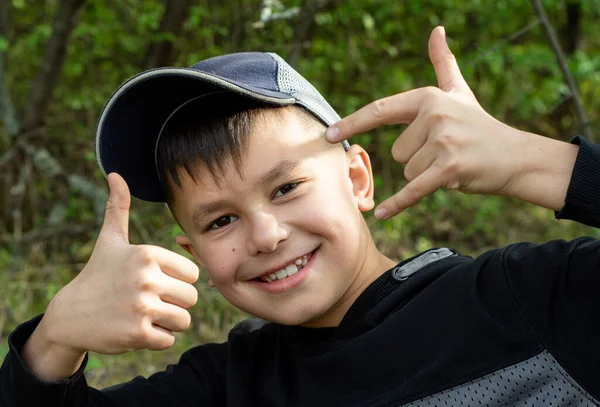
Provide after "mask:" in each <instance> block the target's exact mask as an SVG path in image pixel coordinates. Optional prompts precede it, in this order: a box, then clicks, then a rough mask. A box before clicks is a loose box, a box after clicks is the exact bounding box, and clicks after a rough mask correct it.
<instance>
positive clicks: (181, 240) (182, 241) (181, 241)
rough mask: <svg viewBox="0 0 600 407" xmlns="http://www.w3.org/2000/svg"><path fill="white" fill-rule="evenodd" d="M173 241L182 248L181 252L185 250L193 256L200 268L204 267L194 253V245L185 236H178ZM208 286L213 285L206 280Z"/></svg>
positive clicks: (213, 284)
mask: <svg viewBox="0 0 600 407" xmlns="http://www.w3.org/2000/svg"><path fill="white" fill-rule="evenodd" d="M175 241H176V242H177V244H178V245H179V246H181V247H182V248H183V250H185V251H186V252H188V253H189V254H191V255H192V256H194V259H196V261H197V262H198V264H200V265H201V266H202V267H204V262H203V261H202V260H200V257H198V254H197V253H196V250H195V249H194V244H193V243H192V241H191V240H190V238H189V237H187V236H186V235H179V236H177V237H176V238H175ZM208 286H209V287H214V286H215V283H213V281H212V280H211V279H210V278H209V279H208Z"/></svg>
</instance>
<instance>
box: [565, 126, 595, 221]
mask: <svg viewBox="0 0 600 407" xmlns="http://www.w3.org/2000/svg"><path fill="white" fill-rule="evenodd" d="M572 143H573V144H577V145H579V154H577V162H576V164H575V168H573V176H572V178H571V182H570V184H569V189H568V191H567V198H566V201H567V205H565V207H564V208H563V209H562V210H561V211H560V212H557V214H556V217H557V218H558V219H562V218H564V219H573V220H577V221H578V222H581V223H585V224H586V225H590V226H595V227H600V221H599V219H600V205H598V202H600V182H598V174H600V160H599V159H598V157H599V156H600V145H597V144H593V143H592V142H590V141H588V140H586V139H585V138H583V137H581V136H577V137H575V138H574V139H573V141H572Z"/></svg>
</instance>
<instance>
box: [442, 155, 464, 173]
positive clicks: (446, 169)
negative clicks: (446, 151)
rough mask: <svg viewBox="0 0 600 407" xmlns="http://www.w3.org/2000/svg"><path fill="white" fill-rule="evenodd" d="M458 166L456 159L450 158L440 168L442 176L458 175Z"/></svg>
mask: <svg viewBox="0 0 600 407" xmlns="http://www.w3.org/2000/svg"><path fill="white" fill-rule="evenodd" d="M459 167H460V164H459V162H458V160H457V159H455V158H452V159H449V160H447V161H446V162H445V163H444V166H443V167H442V169H441V170H442V175H444V176H453V175H455V174H456V173H458V170H459Z"/></svg>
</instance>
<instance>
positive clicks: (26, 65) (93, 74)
mask: <svg viewBox="0 0 600 407" xmlns="http://www.w3.org/2000/svg"><path fill="white" fill-rule="evenodd" d="M281 3H282V4H281V7H279V8H277V9H276V10H275V9H274V11H275V12H278V13H284V12H285V11H286V10H292V9H293V8H294V7H302V5H303V4H305V2H304V1H300V0H295V1H283V2H281ZM58 4H59V2H58V1H55V0H46V1H35V2H33V1H29V2H26V1H24V0H13V1H12V2H11V7H10V24H9V30H8V31H7V33H6V35H5V36H4V37H0V53H1V52H5V53H6V59H5V67H6V73H5V75H6V77H5V80H6V83H7V84H8V90H9V91H10V94H11V99H12V101H13V103H14V104H15V106H16V107H17V110H18V112H22V111H23V110H24V108H25V106H27V105H28V98H29V92H30V86H31V82H32V80H33V78H34V77H35V75H36V73H37V71H38V70H39V69H41V68H42V67H43V65H44V63H45V61H43V60H42V57H43V55H44V50H45V46H46V43H47V41H48V38H49V37H50V34H51V27H52V20H53V16H54V14H55V13H56V10H57V7H58ZM331 4H332V6H331V7H328V8H324V9H322V10H320V11H319V12H317V14H316V15H315V16H314V22H315V23H314V26H313V27H312V28H311V30H309V36H308V37H307V38H303V39H298V38H297V32H296V31H295V27H296V25H297V18H287V19H276V20H272V21H261V13H262V12H263V2H262V1H260V0H237V1H228V2H216V1H208V0H204V1H200V2H194V4H193V5H192V6H191V8H190V10H189V13H188V17H187V19H186V20H185V22H184V23H183V24H182V25H181V29H182V31H181V33H180V34H179V35H173V34H172V33H160V32H157V29H158V27H159V26H160V22H161V18H162V16H163V13H164V11H165V7H164V2H163V1H159V0H127V1H121V2H106V1H102V0H88V1H86V2H85V6H84V8H83V10H82V13H81V15H80V16H79V20H78V23H77V25H76V27H75V29H74V31H73V33H72V36H71V40H70V42H69V44H68V47H67V51H68V52H67V57H66V61H65V65H64V67H63V69H62V72H61V75H60V78H59V81H58V84H57V86H56V88H55V89H54V92H53V97H52V103H51V105H50V108H49V111H48V113H47V115H46V118H45V126H44V132H43V135H39V134H37V133H36V134H32V135H29V136H28V137H31V138H32V140H33V142H35V143H37V145H41V146H43V147H45V148H46V149H47V150H48V151H49V152H50V154H52V156H53V157H54V158H55V159H56V160H57V161H58V163H59V164H60V166H61V167H62V168H64V169H65V171H66V172H67V173H69V174H79V175H81V176H85V177H87V178H88V179H91V180H93V181H94V182H95V183H96V184H97V186H98V188H105V182H104V180H103V178H102V176H101V174H100V172H99V170H98V168H97V167H96V165H95V160H94V148H93V138H94V137H93V136H94V127H95V125H96V120H97V118H98V115H99V113H100V111H101V109H102V107H103V105H104V102H105V101H106V100H107V98H108V97H109V96H110V95H111V93H112V92H113V91H114V90H115V89H116V88H117V87H118V86H119V85H120V84H121V83H122V82H123V81H125V80H126V79H127V78H129V77H131V76H133V75H135V74H136V73H138V72H140V71H141V70H142V67H143V66H144V57H145V53H146V50H147V49H148V47H149V46H150V45H151V44H152V43H153V42H156V41H168V42H169V43H171V45H172V46H173V48H174V50H175V52H174V54H173V57H174V59H175V64H176V65H180V66H187V65H191V64H193V63H195V62H197V61H198V60H201V59H204V58H208V57H212V56H215V55H219V54H222V53H227V52H234V51H250V50H266V51H273V52H277V53H279V54H281V55H282V56H283V57H289V56H290V55H291V53H292V52H293V50H294V49H296V48H297V47H295V46H294V45H295V44H296V43H297V42H298V41H300V45H301V47H300V48H301V50H302V55H301V58H300V59H299V62H298V64H297V68H298V70H299V71H300V72H302V73H303V74H304V75H305V76H306V77H307V78H308V79H309V80H311V81H312V82H313V83H314V84H315V86H316V87H317V88H318V89H319V90H321V91H322V93H323V94H324V95H325V97H326V98H327V99H328V100H329V101H330V103H331V104H332V105H333V106H334V107H335V108H336V109H337V110H338V112H339V113H340V114H341V115H342V116H343V115H346V114H349V113H351V112H353V111H355V110H356V109H358V108H360V107H361V106H363V105H365V104H367V103H369V102H370V101H372V100H375V99H376V98H380V97H383V96H387V95H390V94H393V93H397V92H401V91H404V90H408V89H411V88H414V87H420V86H428V85H435V75H434V71H433V69H432V68H431V64H430V63H429V60H428V56H427V40H428V37H429V33H430V32H431V29H432V28H433V27H434V26H435V25H437V24H443V25H444V26H445V27H446V31H447V34H448V41H449V44H450V46H451V48H452V50H453V52H454V53H455V54H456V55H457V58H458V61H459V64H460V66H461V68H462V70H463V73H464V76H465V78H466V80H467V81H468V82H469V84H470V85H471V87H472V89H473V91H474V92H475V94H476V95H477V96H478V98H479V100H480V102H481V103H482V105H483V106H484V107H485V108H486V109H487V110H488V111H489V112H490V113H491V114H493V115H494V116H495V117H497V118H498V119H500V120H503V121H506V122H508V123H510V124H512V125H514V126H517V127H520V128H523V129H525V130H530V131H533V132H537V133H541V134H545V135H547V136H549V137H554V138H560V139H563V140H569V139H570V138H571V137H572V136H574V135H576V134H579V133H581V130H580V128H579V126H578V121H577V119H576V118H575V117H574V115H573V111H572V109H571V108H570V102H569V100H567V99H566V96H567V95H568V88H567V87H566V86H565V84H564V81H563V79H562V76H561V73H560V71H559V69H558V66H557V64H556V60H555V56H554V54H553V53H552V51H551V49H550V48H549V46H548V43H547V40H546V37H545V35H544V33H543V31H542V29H541V27H539V26H538V27H536V28H534V29H533V30H531V31H529V32H527V33H525V34H524V35H522V36H520V37H518V38H516V39H514V40H513V41H509V42H505V41H504V40H505V39H506V38H507V37H509V36H510V35H512V34H513V33H515V32H516V31H518V30H519V29H521V28H523V27H525V26H526V25H528V24H530V23H531V22H533V21H534V20H535V18H536V17H535V15H534V13H533V11H532V9H531V8H530V6H529V2H526V1H521V0H501V1H495V2H489V1H483V0H469V1H458V0H431V1H427V2H421V1H405V2H402V1H381V0H355V1H346V2H343V1H338V2H332V3H331ZM544 4H545V6H546V7H547V11H548V13H549V16H550V18H551V19H552V21H553V23H554V24H555V25H556V28H557V32H558V33H559V35H560V36H561V41H563V42H566V41H567V40H568V39H569V31H568V29H569V27H568V25H567V23H568V21H567V18H566V12H565V4H566V1H552V0H548V1H545V2H544ZM598 5H599V3H598V1H597V0H593V1H582V2H581V4H580V9H581V10H580V11H581V18H582V20H581V24H580V26H579V28H578V30H579V36H580V40H579V42H578V44H577V49H576V50H575V51H574V52H572V53H570V54H569V55H568V63H569V67H570V69H571V71H572V73H573V75H574V77H575V80H576V81H577V84H578V88H579V91H580V93H581V97H582V99H583V103H584V105H585V107H586V110H587V113H588V115H589V119H590V122H591V123H592V127H593V130H594V131H595V132H596V133H597V132H598V131H599V130H600V127H599V123H600V116H599V114H600V113H599V112H600V109H598V107H599V106H598V100H600V76H599V75H597V72H598V70H599V69H600V53H599V52H598V51H599V49H600V28H599V26H598V24H597V18H598V12H597V10H598ZM156 97H157V98H160V95H156ZM402 130H403V127H399V126H390V127H386V128H380V129H377V130H373V131H371V132H369V133H368V134H364V135H360V136H357V137H356V138H355V139H354V140H353V142H357V143H360V144H361V145H363V146H364V147H365V148H366V149H367V150H368V152H369V153H370V155H371V158H372V162H373V168H374V172H375V185H376V188H377V199H378V201H381V200H382V199H383V198H385V197H387V196H389V195H390V194H392V193H393V192H395V191H397V190H398V188H400V187H402V186H403V185H404V181H403V176H402V166H400V165H399V164H397V163H395V162H393V161H392V160H391V157H390V154H389V151H390V148H391V146H392V144H393V142H394V140H395V139H396V137H397V136H398V135H399V134H400V133H401V131H402ZM487 136H489V137H493V135H487ZM1 140H7V138H6V134H4V129H0V141H1ZM5 146H8V143H6V145H5V144H2V143H0V149H1V148H3V147H5ZM4 153H5V151H2V150H0V157H2V156H3V154H4ZM15 157H16V158H15V159H14V162H11V165H13V167H10V168H13V170H14V171H13V172H12V173H14V174H18V173H19V171H20V169H21V168H22V167H24V166H27V165H31V162H30V161H27V158H25V157H22V156H20V155H16V156H15ZM7 168H8V165H6V166H5V167H0V172H2V173H3V174H4V173H6V174H9V173H10V172H9V171H8V170H7ZM12 173H10V174H12ZM5 178H6V179H8V180H9V181H11V180H12V181H11V182H12V183H13V184H14V183H16V180H15V179H12V178H10V177H9V176H8V175H6V177H5ZM6 182H8V181H6ZM11 186H12V184H11ZM11 196H12V195H11ZM11 199H12V198H11ZM2 202H3V203H4V206H3V207H5V208H9V209H10V210H9V209H6V210H4V211H3V212H0V238H2V239H3V240H2V241H1V242H0V270H1V271H2V272H0V298H1V299H2V300H1V302H0V307H1V308H0V311H1V312H0V339H2V340H1V341H0V356H3V355H4V354H5V353H6V351H7V349H6V345H5V343H6V336H7V334H8V333H9V332H10V331H11V330H12V329H14V327H15V326H16V325H17V324H18V323H20V322H22V321H23V320H25V319H28V318H30V317H32V316H34V315H35V314H38V313H41V312H43V311H44V309H45V307H46V305H47V303H48V302H49V300H50V299H51V298H52V297H53V296H54V295H55V293H56V292H57V291H58V290H60V288H61V287H63V286H64V285H65V284H67V283H68V282H69V281H70V280H71V279H72V278H73V277H74V276H75V275H76V274H77V272H78V271H79V270H81V268H82V267H83V265H84V264H85V262H86V261H87V259H88V257H89V255H90V254H91V252H92V250H93V246H94V239H95V237H96V235H97V233H98V229H99V224H98V223H97V220H96V216H95V214H94V203H93V202H91V201H90V199H89V198H86V197H85V196H84V195H83V194H82V193H81V191H76V190H75V189H74V188H71V187H69V184H68V182H67V181H66V180H65V179H63V177H57V176H52V177H51V176H50V175H49V174H47V173H45V172H44V171H36V170H33V172H32V179H31V182H30V183H29V184H28V189H27V191H26V194H25V198H24V200H23V204H22V205H16V204H15V205H16V206H15V207H13V206H11V205H13V204H12V201H10V199H9V198H8V194H7V195H6V197H5V198H4V199H2ZM13 209H20V210H21V212H22V214H23V233H25V234H26V233H28V232H31V233H35V232H38V231H48V230H49V231H50V232H54V230H56V233H50V234H49V235H48V236H49V237H48V236H46V235H43V236H46V237H43V236H42V237H39V238H31V239H30V240H27V241H26V242H25V243H26V244H22V245H20V246H19V245H17V244H16V243H14V244H13V239H12V237H13V235H14V234H15V230H16V228H17V226H16V223H15V220H14V219H15V218H14V216H13V213H14V212H13ZM367 220H368V223H369V225H370V227H371V229H372V231H373V235H374V237H375V239H376V241H377V243H378V245H379V247H380V248H381V249H382V250H383V251H384V252H386V253H387V254H389V255H390V256H392V257H395V258H398V259H400V258H405V257H407V256H410V255H412V254H415V253H417V252H419V251H421V250H424V249H427V248H429V247H431V246H450V247H454V248H456V249H458V250H460V251H462V252H465V253H467V254H472V255H476V254H478V253H481V252H483V251H485V250H487V249H490V248H493V247H498V246H502V245H506V244H509V243H511V242H514V241H519V240H530V241H534V242H542V241H545V240H548V239H556V238H567V239H569V238H572V237H575V236H578V235H583V234H587V235H592V236H595V237H600V234H599V231H598V230H593V229H591V228H585V227H582V226H580V225H576V224H573V223H568V222H557V221H556V220H554V219H553V214H552V213H551V212H549V211H547V210H543V209H540V208H535V207H532V206H530V205H526V204H523V203H521V202H517V201H515V200H511V199H505V198H498V197H487V196H471V195H464V194H460V193H455V192H451V191H438V192H437V193H435V194H433V195H432V196H429V197H427V198H426V199H425V200H424V201H423V202H422V203H420V204H419V205H417V206H415V207H413V208H409V209H407V210H406V211H405V212H404V213H403V214H401V215H399V216H397V217H395V218H393V219H392V220H390V221H387V222H380V221H376V220H375V219H374V218H373V217H372V216H371V215H367ZM71 225H75V226H81V225H84V226H87V227H86V229H85V230H83V231H79V232H76V233H73V232H69V228H68V227H66V228H64V229H61V228H62V227H65V226H71ZM180 233H181V230H180V229H179V227H178V226H177V225H176V223H175V222H174V220H173V218H172V216H171V215H170V213H169V212H168V211H167V210H166V208H165V207H164V206H163V205H152V204H147V203H142V202H139V201H134V202H133V206H132V213H131V241H132V242H134V243H151V244H157V245H161V246H164V247H166V248H169V249H172V250H176V251H179V252H180V253H182V250H181V249H179V248H178V247H177V245H176V244H175V241H174V240H175V236H177V235H178V234H180ZM5 243H6V244H5ZM182 254H185V253H182ZM201 280H202V281H200V282H199V283H197V287H198V289H199V292H200V299H199V303H198V305H197V306H196V307H195V308H194V309H193V327H192V329H191V330H190V331H189V332H188V333H186V334H185V335H180V336H178V340H177V343H176V345H175V347H174V348H173V349H170V350H169V351H166V352H161V353H157V352H136V353H134V354H128V355H123V356H120V357H117V358H115V357H106V356H100V355H91V357H90V360H89V364H88V376H89V378H90V382H91V383H92V384H94V385H98V386H105V385H109V384H113V383H116V382H120V381H123V380H125V379H127V378H130V377H132V376H133V375H135V374H151V373H152V372H154V371H156V370H159V369H162V368H164V366H165V364H166V363H173V362H176V361H177V359H178V356H179V355H180V354H181V353H182V352H183V351H184V350H185V349H187V348H189V347H191V346H193V345H194V344H197V343H202V342H207V341H219V340H224V339H225V337H226V332H227V330H228V329H229V328H230V327H231V326H232V324H234V323H235V322H236V321H239V320H240V319H241V318H243V317H244V315H243V314H241V313H240V312H239V311H236V310H234V309H233V308H232V307H231V306H230V305H229V304H228V303H227V302H226V301H225V300H224V299H223V298H222V297H221V296H220V295H219V294H218V293H217V292H216V291H214V290H213V289H210V288H208V287H207V285H206V283H205V279H203V278H201ZM106 372H110V374H108V375H107V374H106Z"/></svg>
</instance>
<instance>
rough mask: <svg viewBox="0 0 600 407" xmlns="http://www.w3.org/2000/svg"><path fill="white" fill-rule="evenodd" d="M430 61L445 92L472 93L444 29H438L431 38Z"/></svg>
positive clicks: (439, 84)
mask: <svg viewBox="0 0 600 407" xmlns="http://www.w3.org/2000/svg"><path fill="white" fill-rule="evenodd" d="M429 59H430V60H431V63H432V64H433V68H434V69H435V75H436V76H437V80H438V86H439V87H440V89H441V90H443V91H444V92H452V91H458V92H467V91H468V92H469V93H470V92H471V90H470V88H469V85H467V83H466V82H465V80H464V78H463V76H462V74H461V72H460V68H459V67H458V64H457V63H456V58H455V57H454V55H453V54H452V52H451V51H450V48H449V47H448V44H447V42H446V31H445V30H444V27H436V28H434V30H433V31H432V33H431V36H430V37H429Z"/></svg>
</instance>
